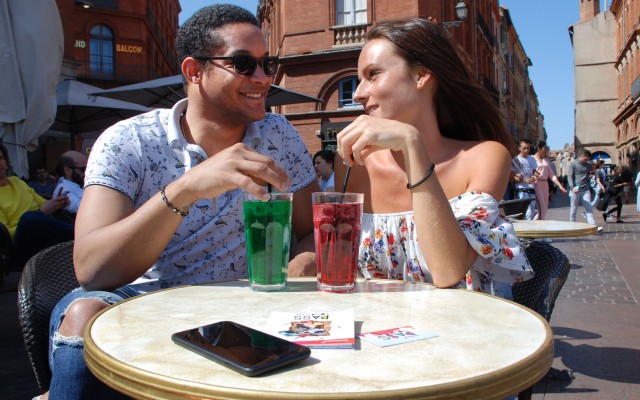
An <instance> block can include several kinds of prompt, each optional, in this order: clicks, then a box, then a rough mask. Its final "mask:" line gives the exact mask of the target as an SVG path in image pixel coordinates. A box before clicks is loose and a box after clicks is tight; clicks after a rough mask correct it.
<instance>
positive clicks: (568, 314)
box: [0, 194, 640, 400]
mask: <svg viewBox="0 0 640 400" xmlns="http://www.w3.org/2000/svg"><path fill="white" fill-rule="evenodd" d="M634 198H635V196H634ZM579 211H581V209H580V210H579ZM568 215H569V210H568V200H567V197H566V196H562V195H560V194H557V195H553V198H552V202H551V209H550V210H549V216H548V218H549V219H556V220H567V219H568ZM578 218H579V220H581V219H582V217H580V216H579V217H578ZM622 219H623V220H625V221H626V223H624V224H615V223H603V221H602V216H601V215H600V214H599V213H597V214H596V221H597V222H598V224H599V225H600V226H603V227H604V230H603V232H602V233H601V234H599V235H594V236H589V237H586V238H576V239H554V240H553V242H552V245H553V246H555V247H557V248H559V249H560V250H562V251H563V252H564V253H565V254H566V255H567V256H568V257H569V261H570V262H571V273H570V275H569V278H568V280H567V282H566V284H565V285H564V287H563V289H562V291H561V292H560V296H559V297H558V300H557V302H556V308H555V310H554V313H553V317H552V318H551V326H552V328H553V331H554V334H555V359H554V362H553V366H554V367H555V368H558V369H561V370H562V369H570V370H572V371H573V374H574V376H575V379H574V380H572V381H563V380H558V379H551V378H545V379H543V380H542V381H541V382H540V383H538V385H536V387H535V389H534V394H533V399H534V400H543V399H544V400H600V399H603V400H610V399H615V400H638V399H640V307H639V306H638V298H639V297H640V257H639V253H640V246H639V245H638V242H640V214H638V213H637V212H636V208H635V204H629V205H627V204H625V205H624V207H623V213H622ZM18 279H19V277H18V274H17V273H13V274H11V275H10V276H9V277H8V279H7V282H6V283H5V286H4V287H3V288H2V292H0V315H1V316H2V317H3V319H4V323H3V324H1V325H0V399H5V400H23V399H31V397H32V396H34V395H36V394H37V393H38V388H37V385H36V383H35V378H34V377H33V372H32V370H31V366H30V364H29V360H28V357H27V354H26V351H25V350H24V347H23V343H22V337H21V334H20V328H19V326H18V321H17V311H16V292H15V290H11V289H12V287H13V288H15V286H16V284H17V280H18Z"/></svg>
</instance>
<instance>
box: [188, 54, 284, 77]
mask: <svg viewBox="0 0 640 400" xmlns="http://www.w3.org/2000/svg"><path fill="white" fill-rule="evenodd" d="M194 58H195V59H196V60H201V61H209V60H231V62H232V64H233V70H234V71H235V73H236V74H238V75H244V76H252V75H253V73H254V72H255V71H256V68H257V67H258V64H260V68H262V71H263V72H264V74H265V75H267V76H273V75H275V74H276V69H277V68H278V57H264V58H254V57H251V56H245V55H239V56H227V57H194Z"/></svg>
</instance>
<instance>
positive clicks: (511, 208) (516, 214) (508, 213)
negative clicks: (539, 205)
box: [498, 198, 535, 219]
mask: <svg viewBox="0 0 640 400" xmlns="http://www.w3.org/2000/svg"><path fill="white" fill-rule="evenodd" d="M533 200H535V199H534V198H528V199H515V200H502V201H500V202H499V203H498V208H500V209H501V210H502V214H503V215H504V216H505V217H507V218H512V219H524V217H525V216H526V215H527V208H529V204H531V202H532V201H533Z"/></svg>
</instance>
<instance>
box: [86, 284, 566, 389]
mask: <svg viewBox="0 0 640 400" xmlns="http://www.w3.org/2000/svg"><path fill="white" fill-rule="evenodd" d="M356 286H357V289H356V292H354V293H350V294H338V293H326V292H318V291H317V290H316V281H315V279H311V278H306V279H305V278H297V279H290V280H289V282H288V289H287V291H286V292H271V293H268V292H267V293H264V292H262V293H260V292H254V291H252V290H251V289H250V288H249V286H248V283H247V282H246V281H233V282H225V283H216V284H211V285H199V286H186V287H180V288H175V289H168V290H162V291H157V292H153V293H150V294H147V295H142V296H138V297H135V298H132V299H129V300H126V301H123V302H121V303H118V304H115V305H113V306H111V307H109V308H107V309H105V310H104V311H102V312H101V313H100V314H98V315H96V316H95V317H94V318H93V319H92V320H91V321H90V322H89V324H88V325H87V328H86V330H85V359H86V361H87V365H88V366H89V369H90V370H91V371H92V372H93V373H94V374H95V375H96V376H97V377H98V378H99V379H100V380H102V381H104V382H105V383H107V384H108V385H110V386H112V387H113V388H115V389H117V390H119V391H121V392H123V393H126V394H127V395H129V396H132V397H134V398H139V399H179V398H192V399H210V398H224V399H267V398H273V399H338V398H358V399H390V398H393V399H418V398H421V399H457V398H473V399H502V398H505V397H507V396H508V395H511V394H514V393H517V392H519V391H520V390H522V389H524V388H527V387H529V386H532V385H533V384H535V383H536V382H537V381H538V380H540V379H541V378H542V377H543V376H544V375H545V374H546V373H547V371H548V370H549V367H550V366H551V363H552V360H553V341H552V340H553V335H552V332H551V329H550V327H549V325H548V324H547V322H546V321H545V320H544V319H543V318H541V317H540V316H538V315H537V314H535V313H533V312H531V311H529V310H528V309H526V308H524V307H521V306H519V305H518V304H516V303H512V302H509V301H506V300H502V299H499V298H496V297H493V296H489V295H485V294H482V293H477V292H471V291H467V290H461V289H459V290H456V289H435V288H434V287H433V286H430V285H426V284H413V283H406V282H402V281H391V280H359V281H358V282H357V285H356ZM344 309H353V310H354V314H355V329H356V333H359V332H371V331H377V330H382V329H387V328H395V327H401V326H407V325H411V326H413V327H414V328H416V329H417V330H421V331H426V332H433V333H436V334H437V335H438V336H437V337H435V338H431V339H426V340H420V341H416V342H411V343H405V344H401V345H397V346H390V347H377V346H375V345H373V344H370V343H367V342H364V341H359V340H357V341H356V348H355V349H314V350H312V353H311V357H310V358H308V359H306V360H304V361H302V362H299V363H296V364H293V365H291V366H289V367H287V368H285V369H282V370H279V371H276V372H273V373H270V374H267V375H264V376H260V377H254V378H250V377H246V376H243V375H240V374H238V373H236V372H233V371H231V370H229V369H227V368H225V367H223V366H220V365H218V364H216V363H214V362H212V361H210V360H208V359H206V358H204V357H202V356H199V355H197V354H195V353H193V352H191V351H189V350H187V349H184V348H182V347H180V346H178V345H176V344H174V343H173V342H172V341H171V334H173V333H174V332H178V331H182V330H185V329H190V328H195V327H198V326H201V325H205V324H209V323H213V322H216V321H222V320H231V321H235V322H238V323H241V324H244V325H247V326H250V327H252V328H256V329H259V330H264V329H265V327H266V323H267V320H268V318H269V315H270V313H271V311H273V310H277V311H289V312H291V311H318V310H326V311H332V310H344Z"/></svg>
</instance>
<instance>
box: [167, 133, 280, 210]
mask: <svg viewBox="0 0 640 400" xmlns="http://www.w3.org/2000/svg"><path fill="white" fill-rule="evenodd" d="M267 184H270V185H272V186H273V187H274V188H276V189H277V190H280V191H283V192H284V191H286V190H287V189H288V188H289V187H290V186H291V181H290V180H289V177H288V176H287V173H286V172H285V171H284V170H283V169H282V167H280V166H279V165H278V163H276V162H275V161H274V160H272V159H271V158H270V157H269V156H266V155H264V154H260V153H258V152H257V151H255V150H253V149H251V148H249V147H247V146H246V145H244V144H242V143H239V144H235V145H233V146H231V147H229V148H226V149H224V150H222V151H221V152H219V153H217V154H216V155H214V156H213V157H211V158H209V159H208V160H206V161H204V162H203V163H201V164H199V165H198V166H196V167H195V168H192V169H190V170H189V171H187V173H185V174H184V175H183V176H182V177H180V178H179V179H178V180H176V181H174V182H173V183H172V184H170V185H168V186H167V197H169V198H170V200H171V203H173V204H174V205H175V206H176V207H177V208H178V209H182V207H183V206H185V205H187V204H192V203H194V202H196V201H198V200H200V199H206V198H214V197H217V196H220V195H221V194H223V193H225V192H228V191H231V190H235V189H242V190H244V191H246V192H247V193H251V194H252V195H254V196H256V197H258V198H262V199H263V200H267V199H268V194H267V191H266V190H265V188H264V186H266V185H267ZM265 196H267V197H265Z"/></svg>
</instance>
